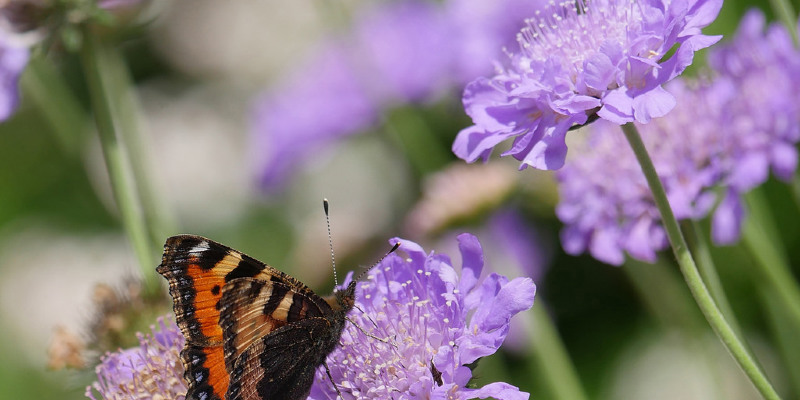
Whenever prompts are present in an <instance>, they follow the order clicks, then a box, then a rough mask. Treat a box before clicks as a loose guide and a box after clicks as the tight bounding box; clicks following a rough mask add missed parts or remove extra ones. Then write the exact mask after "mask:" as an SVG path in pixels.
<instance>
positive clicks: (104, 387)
mask: <svg viewBox="0 0 800 400" xmlns="http://www.w3.org/2000/svg"><path fill="white" fill-rule="evenodd" d="M151 330H152V332H151V333H150V334H149V335H142V334H139V347H134V348H131V349H127V350H120V351H118V352H116V353H109V354H106V356H105V357H103V358H102V360H101V362H100V365H98V366H97V368H96V369H95V370H96V372H97V381H96V382H95V383H94V384H92V386H89V387H87V388H86V397H88V398H90V399H92V400H101V399H102V400H132V399H148V400H149V399H153V400H155V399H175V400H182V399H184V398H185V396H186V390H187V387H186V382H185V381H184V378H183V372H184V369H183V364H182V363H181V359H180V352H181V349H183V343H184V338H183V334H181V332H180V330H179V329H178V326H177V325H176V324H175V321H173V320H171V319H166V318H159V319H158V325H157V327H156V326H154V327H152V328H151Z"/></svg>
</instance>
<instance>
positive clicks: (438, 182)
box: [405, 164, 517, 236]
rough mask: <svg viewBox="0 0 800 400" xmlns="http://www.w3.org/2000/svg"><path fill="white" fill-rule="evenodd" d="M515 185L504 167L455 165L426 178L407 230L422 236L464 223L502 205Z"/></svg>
mask: <svg viewBox="0 0 800 400" xmlns="http://www.w3.org/2000/svg"><path fill="white" fill-rule="evenodd" d="M516 183H517V180H516V177H515V176H514V173H513V171H510V170H509V169H508V168H504V166H502V165H494V164H490V165H465V164H453V165H451V166H450V167H448V168H445V169H443V170H442V171H439V172H437V173H436V174H434V175H431V176H429V177H428V178H427V180H426V181H425V185H424V187H423V190H422V199H420V201H419V202H418V203H417V204H416V205H415V206H414V208H413V209H412V210H411V212H409V213H408V216H407V218H406V228H405V229H406V231H407V232H408V233H409V234H410V235H411V236H420V235H428V234H431V233H434V232H436V231H440V230H442V229H444V228H447V227H448V225H450V224H453V223H458V222H463V220H467V219H469V218H471V217H473V216H475V215H478V214H480V213H481V212H485V211H486V210H489V209H492V208H494V207H495V206H497V205H498V204H500V203H501V202H502V201H503V200H504V199H505V198H506V197H508V195H509V194H510V193H511V192H512V191H513V190H514V188H515V185H516Z"/></svg>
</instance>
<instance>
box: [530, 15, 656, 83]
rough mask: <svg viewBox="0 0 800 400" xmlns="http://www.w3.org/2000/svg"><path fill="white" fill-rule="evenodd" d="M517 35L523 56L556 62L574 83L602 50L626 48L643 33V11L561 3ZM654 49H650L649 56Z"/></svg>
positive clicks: (538, 17) (540, 60) (534, 19)
mask: <svg viewBox="0 0 800 400" xmlns="http://www.w3.org/2000/svg"><path fill="white" fill-rule="evenodd" d="M525 23H526V26H525V27H524V28H523V29H522V30H521V31H520V32H519V33H518V34H517V42H518V43H519V46H520V49H521V53H522V54H523V55H525V56H526V57H527V58H528V59H530V60H531V61H535V62H545V61H547V60H557V61H558V62H560V64H561V67H562V68H564V70H566V71H570V75H571V77H572V78H573V82H574V81H575V79H577V77H578V76H579V74H580V73H582V72H583V69H584V62H585V61H586V60H587V59H588V58H589V57H590V56H592V55H593V54H596V53H597V52H598V49H600V47H601V46H604V45H607V44H616V45H619V46H620V47H621V48H623V49H624V48H627V47H628V45H629V40H628V38H629V37H630V34H631V33H632V32H640V31H642V28H643V26H642V11H641V6H640V5H639V3H638V2H637V1H634V0H629V1H627V2H614V1H585V0H577V1H561V2H558V3H556V2H554V1H552V0H551V1H550V3H549V4H548V5H547V6H546V7H545V8H544V9H543V10H541V11H537V12H536V13H535V16H534V17H533V18H528V19H526V20H525ZM654 50H655V49H647V50H646V51H647V53H644V54H642V55H644V56H647V55H650V53H649V52H652V51H654Z"/></svg>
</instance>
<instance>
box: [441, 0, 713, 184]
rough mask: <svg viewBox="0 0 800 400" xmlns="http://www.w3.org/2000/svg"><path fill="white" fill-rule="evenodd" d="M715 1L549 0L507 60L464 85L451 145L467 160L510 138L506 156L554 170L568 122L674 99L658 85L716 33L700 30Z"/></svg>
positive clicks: (645, 117) (662, 107)
mask: <svg viewBox="0 0 800 400" xmlns="http://www.w3.org/2000/svg"><path fill="white" fill-rule="evenodd" d="M721 6H722V1H721V0H688V1H663V0H662V1H658V0H656V1H648V2H639V1H634V2H631V1H622V0H599V1H590V2H588V1H584V0H579V1H577V2H560V3H558V4H555V3H551V4H550V5H549V6H548V7H546V8H545V9H544V10H543V11H541V12H537V13H536V14H535V15H536V16H535V17H533V18H531V19H529V20H528V22H527V26H526V27H525V28H523V29H522V31H521V32H520V33H519V38H518V41H519V45H520V51H519V52H518V53H516V54H513V55H512V56H511V59H510V65H509V66H508V67H506V68H501V69H499V71H498V73H497V74H496V75H495V76H494V77H492V78H488V79H487V78H479V79H477V80H475V81H473V82H472V83H470V84H469V85H468V86H467V88H466V89H465V90H464V99H463V101H464V107H465V109H466V112H467V114H469V116H470V117H472V120H473V122H474V124H475V125H473V126H471V127H468V128H466V129H464V130H462V131H461V132H460V133H459V135H458V137H457V138H456V140H455V142H454V143H453V152H454V153H455V154H456V155H457V156H459V157H460V158H462V159H464V160H466V161H468V162H474V161H476V160H477V159H479V158H480V159H483V160H487V159H488V157H489V155H490V154H491V152H492V150H493V149H494V147H495V146H497V145H498V144H500V143H501V142H504V141H506V140H507V139H511V138H514V142H513V145H512V146H511V149H509V150H507V151H506V152H504V153H503V154H502V155H504V156H505V155H512V156H514V158H516V159H518V160H520V161H522V164H521V167H520V168H521V169H524V168H525V167H527V166H532V167H534V168H539V169H558V168H561V166H562V165H563V164H564V159H565V156H566V152H567V146H566V144H565V142H564V140H565V135H566V133H567V130H568V129H569V128H570V127H572V126H573V125H575V124H578V125H580V124H584V123H586V122H587V120H588V118H589V117H590V116H594V115H596V116H598V117H599V118H601V119H605V120H607V121H611V122H613V123H615V124H618V125H621V124H624V123H627V122H633V121H637V122H639V123H647V122H649V121H650V120H651V119H653V118H657V117H661V116H663V115H665V114H666V113H668V112H669V111H670V110H672V108H673V107H674V106H675V98H674V97H673V96H672V95H671V94H670V93H668V92H667V91H665V90H664V89H663V88H662V85H663V84H665V83H666V82H668V81H669V80H671V79H673V78H675V77H676V76H678V75H680V74H681V73H682V72H683V70H684V69H685V68H686V67H687V66H689V65H690V64H691V62H692V59H693V57H694V52H695V51H697V50H699V49H702V48H705V47H708V46H710V45H712V44H713V43H715V42H716V41H718V40H719V39H720V36H706V35H703V34H701V33H700V30H701V28H703V27H705V26H707V25H708V24H709V23H711V22H712V21H713V20H714V19H715V18H716V16H717V14H718V12H719V9H720V7H721ZM675 46H677V49H676V50H675V52H674V54H672V55H671V56H670V57H669V58H668V59H662V58H663V57H664V56H665V55H666V54H667V53H668V52H669V51H670V50H671V49H672V48H673V47H675Z"/></svg>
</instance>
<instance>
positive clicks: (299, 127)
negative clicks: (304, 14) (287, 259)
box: [252, 43, 378, 190]
mask: <svg viewBox="0 0 800 400" xmlns="http://www.w3.org/2000/svg"><path fill="white" fill-rule="evenodd" d="M358 75H359V72H358V69H357V68H356V66H355V65H354V64H353V61H352V60H351V59H350V54H349V53H348V50H347V49H346V48H345V46H343V45H342V44H341V43H329V44H327V45H326V46H324V47H323V48H322V49H321V51H320V52H319V53H318V54H317V55H316V57H314V58H312V59H311V60H309V62H307V63H306V64H304V65H303V66H301V67H300V68H299V69H298V70H297V72H296V74H295V75H294V78H292V79H290V80H289V81H288V82H287V83H286V84H285V85H283V86H282V87H280V88H278V89H276V90H273V91H271V92H270V93H268V94H267V95H265V96H264V97H262V98H261V99H260V100H259V101H257V102H256V105H255V108H254V110H253V113H252V115H253V135H254V139H253V142H254V148H253V149H252V151H253V157H254V158H255V159H256V160H259V162H260V165H259V166H258V171H260V174H261V175H260V183H261V186H262V188H264V189H266V190H277V189H279V188H281V187H282V185H283V184H284V183H285V181H286V180H287V179H288V178H289V177H290V176H291V175H292V174H293V173H294V172H295V170H296V169H297V168H298V166H299V165H302V163H303V162H304V161H305V160H307V159H308V158H310V157H312V156H314V155H316V154H318V152H319V151H320V150H321V149H323V148H324V147H325V146H326V145H329V144H330V143H332V142H335V141H336V140H338V139H340V138H341V137H343V136H347V135H351V134H354V133H357V132H359V131H361V130H362V129H365V128H367V127H368V126H370V124H371V123H372V122H373V121H374V120H375V119H377V117H378V115H377V108H376V106H375V105H374V104H373V102H372V100H371V98H370V96H369V95H368V93H367V92H366V91H365V89H364V86H363V84H362V82H361V81H360V80H359V78H358Z"/></svg>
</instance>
